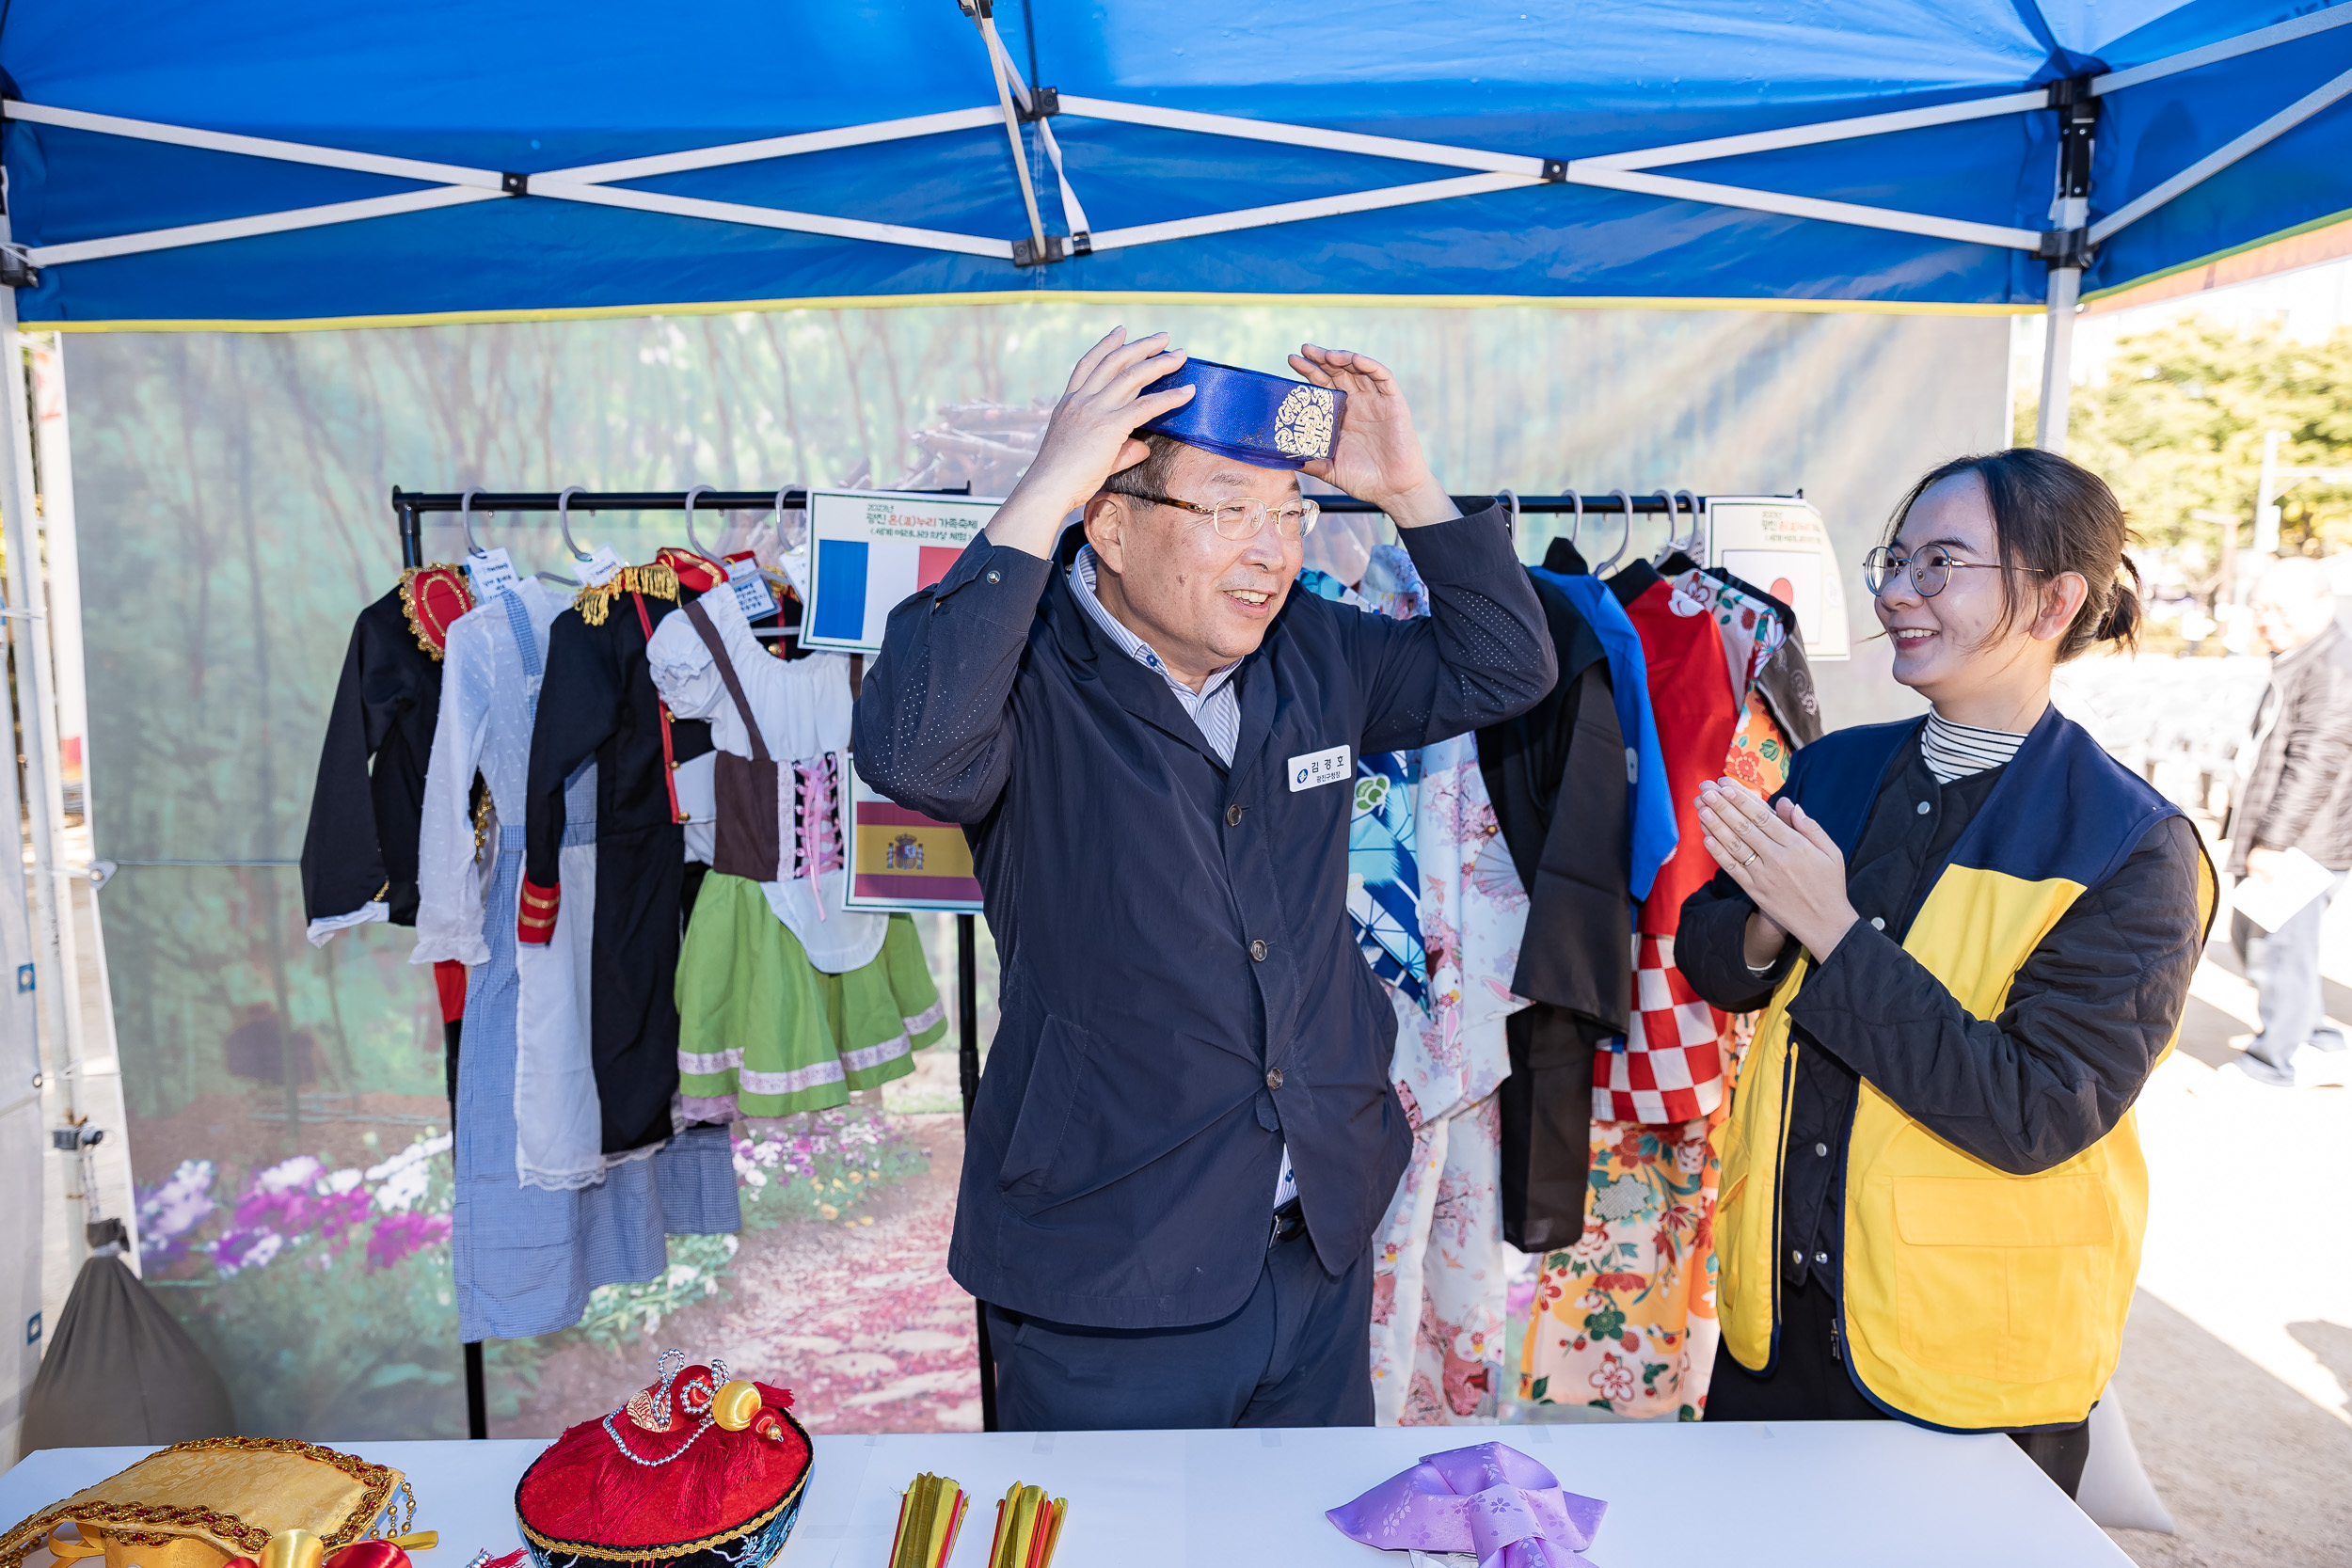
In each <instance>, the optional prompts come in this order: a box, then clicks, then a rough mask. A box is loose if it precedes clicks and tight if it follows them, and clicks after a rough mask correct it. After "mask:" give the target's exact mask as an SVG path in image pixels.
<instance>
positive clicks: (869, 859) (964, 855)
mask: <svg viewBox="0 0 2352 1568" xmlns="http://www.w3.org/2000/svg"><path fill="white" fill-rule="evenodd" d="M841 816H842V822H841V841H842V844H843V847H845V848H846V849H847V850H848V851H849V863H850V889H849V895H848V896H847V897H845V898H844V899H842V904H843V906H844V907H846V908H848V909H852V910H957V911H971V912H973V913H977V912H978V911H979V908H980V884H979V880H978V879H977V878H976V877H975V876H973V874H972V846H971V845H970V844H968V843H966V842H965V841H964V837H963V830H962V829H961V828H959V827H957V826H956V825H955V824H954V823H952V822H942V821H939V820H937V819H936V818H934V817H929V816H924V815H923V814H922V813H920V812H914V811H909V810H907V808H906V807H904V806H902V805H900V804H898V802H897V801H896V800H890V799H889V798H887V797H886V796H883V795H881V794H879V793H877V792H876V791H875V790H874V788H873V787H872V786H871V785H870V784H867V783H866V781H865V780H864V779H863V778H860V777H859V776H858V771H857V758H856V757H854V756H852V757H851V758H850V788H849V790H848V792H847V794H846V795H845V797H844V799H843V800H842V802H841Z"/></svg>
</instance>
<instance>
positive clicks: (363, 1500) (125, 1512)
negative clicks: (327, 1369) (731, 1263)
mask: <svg viewBox="0 0 2352 1568" xmlns="http://www.w3.org/2000/svg"><path fill="white" fill-rule="evenodd" d="M217 1449H232V1450H235V1451H238V1452H243V1453H292V1454H299V1455H301V1456H302V1457H303V1458H305V1459H309V1460H311V1461H313V1462H315V1463H318V1464H323V1465H332V1466H334V1467H335V1468H336V1469H338V1470H341V1471H342V1473H343V1474H345V1475H347V1476H349V1477H350V1478H351V1479H352V1480H354V1481H358V1482H359V1484H360V1485H361V1486H362V1487H364V1488H365V1490H364V1491H363V1492H362V1493H361V1494H360V1498H359V1503H358V1506H357V1507H356V1508H354V1509H353V1510H352V1511H351V1513H348V1514H346V1515H344V1517H343V1520H342V1523H341V1524H339V1525H337V1526H336V1527H335V1528H334V1529H333V1530H331V1531H321V1532H320V1539H321V1540H323V1541H324V1542H325V1543H326V1549H327V1550H328V1551H329V1552H332V1551H334V1550H335V1549H336V1548H337V1547H339V1546H347V1545H349V1544H351V1543H352V1542H354V1541H356V1540H358V1538H359V1532H360V1531H362V1530H364V1529H366V1528H368V1526H369V1525H371V1524H372V1523H373V1522H374V1520H375V1518H376V1516H377V1515H378V1514H380V1513H383V1512H384V1505H385V1504H386V1503H387V1502H388V1501H389V1499H390V1497H391V1495H392V1491H393V1488H394V1487H396V1486H398V1485H400V1484H402V1478H401V1474H400V1472H399V1471H397V1470H395V1469H392V1468H391V1467H390V1466H389V1465H374V1464H371V1463H369V1462H368V1461H367V1460H364V1459H361V1458H359V1457H358V1455H357V1454H348V1453H340V1452H338V1451H337V1450H335V1449H324V1448H321V1447H319V1446H318V1445H317V1444H315V1443H305V1442H302V1441H300V1440H299V1439H296V1438H292V1437H199V1438H197V1439H196V1440H194V1441H193V1442H187V1443H174V1444H173V1445H172V1446H171V1447H169V1448H167V1449H163V1450H162V1451H163V1452H165V1453H192V1452H202V1451H206V1450H217ZM811 1454H812V1459H813V1457H814V1450H813V1449H812V1450H811ZM150 1457H153V1456H152V1455H151V1456H150ZM109 1479H110V1480H119V1477H115V1478H109ZM806 1479H807V1475H806V1472H805V1471H803V1475H802V1480H803V1481H806ZM102 1484H103V1482H102ZM410 1512H411V1513H412V1514H413V1513H414V1509H413V1508H412V1509H411V1511H410ZM69 1521H71V1522H72V1523H75V1524H81V1523H83V1522H85V1521H87V1523H89V1524H91V1525H94V1526H96V1527H97V1528H99V1529H101V1530H103V1531H106V1532H107V1533H110V1534H111V1533H114V1531H113V1530H112V1529H111V1528H109V1527H113V1526H124V1527H129V1528H136V1527H138V1526H141V1525H147V1526H156V1525H160V1526H163V1527H165V1528H166V1529H167V1531H169V1532H170V1533H171V1534H173V1535H175V1536H195V1537H197V1538H198V1539H199V1540H208V1541H212V1542H232V1543H234V1544H237V1545H240V1546H243V1547H245V1548H246V1551H247V1552H248V1553H251V1554H253V1555H256V1556H258V1555H259V1554H260V1552H261V1550H262V1547H264V1546H266V1545H268V1544H269V1536H270V1532H269V1531H268V1530H267V1529H266V1528H262V1527H261V1526H259V1525H256V1524H252V1523H249V1522H248V1521H246V1520H244V1519H240V1518H238V1517H237V1516H236V1515H235V1514H233V1513H217V1512H215V1511H214V1510H212V1509H206V1508H178V1507H170V1506H165V1505H151V1504H145V1503H107V1502H88V1503H84V1504H82V1505H81V1506H79V1507H78V1508H77V1507H75V1506H73V1505H72V1502H71V1501H70V1500H69V1501H67V1502H63V1503H58V1504H56V1505H54V1506H52V1507H50V1508H47V1509H44V1510H42V1511H41V1512H40V1513H36V1514H34V1515H33V1516H32V1517H31V1518H29V1519H26V1520H24V1522H23V1523H22V1524H19V1525H18V1526H17V1527H16V1528H14V1529H12V1530H10V1531H8V1534H7V1535H5V1536H0V1565H5V1568H17V1565H18V1564H20V1563H22V1562H23V1561H24V1559H25V1558H26V1557H27V1556H28V1555H30V1554H31V1552H32V1551H33V1549H34V1548H35V1547H37V1546H39V1545H40V1544H42V1543H43V1542H45V1541H46V1540H47V1539H48V1538H49V1532H50V1531H51V1529H53V1528H56V1526H58V1525H61V1524H64V1523H67V1522H69ZM139 1533H140V1534H142V1535H146V1534H151V1533H153V1532H152V1531H150V1530H141V1531H139Z"/></svg>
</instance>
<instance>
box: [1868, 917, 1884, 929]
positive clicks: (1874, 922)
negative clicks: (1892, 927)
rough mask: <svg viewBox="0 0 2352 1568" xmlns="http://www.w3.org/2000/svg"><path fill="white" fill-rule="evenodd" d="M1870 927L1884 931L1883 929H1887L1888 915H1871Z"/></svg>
mask: <svg viewBox="0 0 2352 1568" xmlns="http://www.w3.org/2000/svg"><path fill="white" fill-rule="evenodd" d="M1870 929H1872V930H1873V931H1883V930H1885V929H1886V916H1884V915H1883V914H1874V915H1872V916H1871V917H1870Z"/></svg>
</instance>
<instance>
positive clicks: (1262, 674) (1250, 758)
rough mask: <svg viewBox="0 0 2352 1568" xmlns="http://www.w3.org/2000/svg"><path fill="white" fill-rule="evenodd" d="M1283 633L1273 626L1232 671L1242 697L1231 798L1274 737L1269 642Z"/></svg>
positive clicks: (1228, 783) (1229, 782) (1228, 794)
mask: <svg viewBox="0 0 2352 1568" xmlns="http://www.w3.org/2000/svg"><path fill="white" fill-rule="evenodd" d="M1280 635H1281V628H1280V626H1279V625H1278V626H1275V627H1273V628H1270V629H1269V630H1268V631H1267V633H1266V639H1265V641H1263V642H1261V643H1259V644H1258V646H1257V648H1256V650H1255V651H1253V652H1252V653H1251V654H1250V655H1249V656H1248V657H1247V658H1245V659H1243V660H1242V664H1241V668H1240V669H1238V670H1236V671H1234V672H1233V684H1234V686H1235V688H1236V689H1238V691H1239V693H1240V696H1241V728H1240V730H1239V732H1238V733H1237V734H1236V735H1235V736H1233V766H1232V770H1231V773H1230V776H1229V777H1228V778H1227V779H1226V781H1225V794H1226V798H1227V799H1228V800H1232V798H1233V797H1234V796H1236V795H1238V794H1240V793H1241V790H1242V787H1243V786H1244V785H1245V784H1248V782H1249V780H1250V777H1251V775H1253V774H1254V773H1255V772H1256V771H1257V770H1258V767H1259V764H1260V763H1261V762H1262V761H1263V759H1264V754H1265V749H1266V742H1268V741H1269V740H1271V739H1273V738H1274V659H1273V655H1272V652H1271V647H1270V645H1271V644H1272V643H1273V641H1274V640H1275V639H1276V638H1278V637H1279V636H1280ZM1351 760H1352V759H1351Z"/></svg>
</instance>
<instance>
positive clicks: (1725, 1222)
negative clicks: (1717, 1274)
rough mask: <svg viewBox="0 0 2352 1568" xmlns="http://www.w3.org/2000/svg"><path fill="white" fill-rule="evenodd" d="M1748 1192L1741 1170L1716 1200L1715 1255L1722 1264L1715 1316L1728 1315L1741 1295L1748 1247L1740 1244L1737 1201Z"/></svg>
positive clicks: (1745, 1178)
mask: <svg viewBox="0 0 2352 1568" xmlns="http://www.w3.org/2000/svg"><path fill="white" fill-rule="evenodd" d="M1747 1195H1748V1179H1747V1176H1746V1175H1745V1173H1742V1174H1741V1176H1740V1180H1737V1181H1734V1182H1733V1183H1732V1184H1731V1185H1730V1187H1729V1188H1728V1189H1726V1190H1725V1191H1724V1196H1722V1197H1720V1198H1718V1199H1717V1200H1716V1202H1715V1257H1716V1258H1717V1259H1718V1260H1719V1261H1720V1262H1721V1263H1722V1265H1723V1271H1724V1275H1723V1280H1722V1283H1721V1290H1720V1293H1719V1294H1718V1295H1717V1296H1716V1298H1715V1312H1716V1316H1717V1317H1718V1318H1728V1317H1729V1316H1730V1313H1731V1304H1732V1303H1733V1302H1734V1301H1737V1300H1738V1299H1740V1281H1741V1279H1742V1277H1743V1276H1744V1275H1745V1274H1746V1272H1747V1271H1746V1270H1745V1269H1744V1268H1743V1267H1742V1266H1741V1265H1742V1263H1743V1262H1744V1260H1745V1259H1746V1258H1747V1255H1748V1253H1749V1251H1750V1250H1751V1249H1750V1248H1748V1247H1747V1246H1744V1245H1742V1244H1741V1242H1742V1240H1743V1239H1742V1238H1741V1237H1740V1219H1739V1210H1738V1208H1737V1205H1738V1204H1739V1202H1740V1199H1741V1198H1743V1197H1745V1196H1747Z"/></svg>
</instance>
